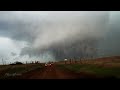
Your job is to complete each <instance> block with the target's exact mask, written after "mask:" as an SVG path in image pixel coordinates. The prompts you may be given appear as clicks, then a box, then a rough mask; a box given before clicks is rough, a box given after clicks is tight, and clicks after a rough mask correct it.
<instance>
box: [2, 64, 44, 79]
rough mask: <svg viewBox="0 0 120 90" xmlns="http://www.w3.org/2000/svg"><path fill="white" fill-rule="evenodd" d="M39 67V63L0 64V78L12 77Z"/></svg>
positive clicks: (40, 66)
mask: <svg viewBox="0 0 120 90" xmlns="http://www.w3.org/2000/svg"><path fill="white" fill-rule="evenodd" d="M39 68H42V65H41V64H26V65H24V64H23V65H0V79H7V78H12V77H13V76H14V77H15V76H17V75H21V74H23V73H26V72H29V71H32V70H35V69H39Z"/></svg>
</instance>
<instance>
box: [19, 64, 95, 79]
mask: <svg viewBox="0 0 120 90" xmlns="http://www.w3.org/2000/svg"><path fill="white" fill-rule="evenodd" d="M95 77H96V76H95V75H91V74H87V73H83V72H81V73H74V72H71V71H66V70H61V69H60V68H58V67H57V66H55V65H53V66H51V67H44V68H43V69H37V70H34V71H30V72H27V73H24V74H22V76H20V77H18V79H80V78H95Z"/></svg>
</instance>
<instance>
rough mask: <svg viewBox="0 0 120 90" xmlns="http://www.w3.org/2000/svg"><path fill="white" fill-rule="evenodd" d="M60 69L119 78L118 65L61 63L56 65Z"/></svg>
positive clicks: (119, 70) (119, 69) (119, 68)
mask: <svg viewBox="0 0 120 90" xmlns="http://www.w3.org/2000/svg"><path fill="white" fill-rule="evenodd" d="M58 67H60V68H61V69H65V70H70V71H74V72H76V73H79V72H87V73H92V74H95V75H98V76H114V77H117V78H120V67H102V66H97V65H91V64H81V65H80V64H71V65H70V64H68V65H67V64H66V65H65V64H63V65H62V64H61V65H58Z"/></svg>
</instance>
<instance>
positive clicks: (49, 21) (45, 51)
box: [0, 11, 120, 63]
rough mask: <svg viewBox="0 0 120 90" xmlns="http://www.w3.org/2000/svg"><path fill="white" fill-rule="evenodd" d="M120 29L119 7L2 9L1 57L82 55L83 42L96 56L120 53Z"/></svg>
mask: <svg viewBox="0 0 120 90" xmlns="http://www.w3.org/2000/svg"><path fill="white" fill-rule="evenodd" d="M119 29H120V12H119V11H1V12H0V60H1V61H2V58H3V59H4V60H5V61H6V62H7V63H8V62H14V61H17V60H19V61H31V60H39V61H41V62H43V61H49V60H50V61H51V60H61V59H63V58H73V57H81V54H83V51H82V50H83V47H84V46H87V47H88V48H89V49H87V52H88V53H90V52H92V54H93V53H94V55H95V53H97V54H96V55H97V56H111V55H120V47H119V46H120V40H119V38H120V30H119ZM83 42H84V43H83ZM88 42H89V43H88ZM90 48H94V49H97V50H98V51H97V52H93V51H90ZM92 50H93V49H92ZM1 61H0V63H2V62H1Z"/></svg>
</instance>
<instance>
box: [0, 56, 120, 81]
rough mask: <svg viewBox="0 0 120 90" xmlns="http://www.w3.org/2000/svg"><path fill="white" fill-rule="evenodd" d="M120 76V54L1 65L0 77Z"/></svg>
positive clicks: (77, 77) (71, 77) (70, 77)
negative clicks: (85, 58)
mask: <svg viewBox="0 0 120 90" xmlns="http://www.w3.org/2000/svg"><path fill="white" fill-rule="evenodd" d="M81 78H118V79H119V78H120V56H114V57H106V58H98V59H94V60H78V61H74V60H73V61H72V62H70V61H69V60H68V61H67V62H66V63H65V62H64V61H60V62H56V63H54V64H53V65H52V66H50V67H45V66H44V63H43V64H23V65H0V79H81Z"/></svg>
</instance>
